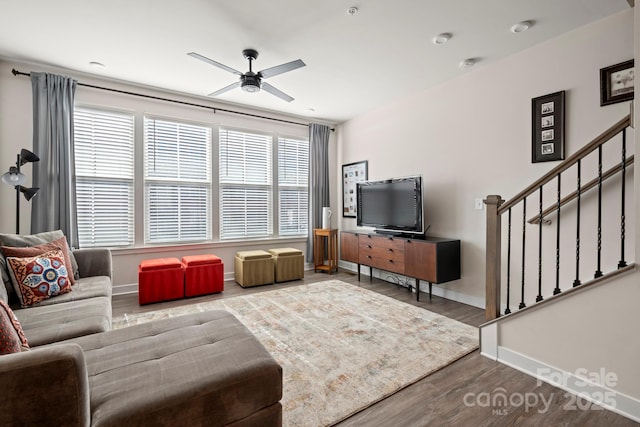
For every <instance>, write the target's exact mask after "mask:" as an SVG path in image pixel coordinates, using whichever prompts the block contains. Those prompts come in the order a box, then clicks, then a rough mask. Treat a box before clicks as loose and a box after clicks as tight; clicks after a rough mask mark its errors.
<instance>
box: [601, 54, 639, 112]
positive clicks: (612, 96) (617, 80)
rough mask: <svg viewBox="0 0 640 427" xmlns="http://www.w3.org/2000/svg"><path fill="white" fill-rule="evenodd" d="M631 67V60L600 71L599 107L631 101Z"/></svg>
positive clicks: (632, 83)
mask: <svg viewBox="0 0 640 427" xmlns="http://www.w3.org/2000/svg"><path fill="white" fill-rule="evenodd" d="M633 65H634V63H633V59H632V60H630V61H625V62H621V63H620V64H616V65H611V66H609V67H605V68H601V69H600V106H605V105H609V104H615V103H617V102H623V101H630V100H632V99H633V92H634V80H635V79H634V70H633Z"/></svg>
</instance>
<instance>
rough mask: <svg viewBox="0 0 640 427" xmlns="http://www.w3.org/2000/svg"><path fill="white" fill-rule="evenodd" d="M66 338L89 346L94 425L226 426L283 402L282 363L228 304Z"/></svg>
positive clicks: (87, 356)
mask: <svg viewBox="0 0 640 427" xmlns="http://www.w3.org/2000/svg"><path fill="white" fill-rule="evenodd" d="M68 342H74V343H77V344H79V345H80V346H81V347H82V349H83V350H84V356H85V360H86V363H87V372H88V374H89V383H90V388H91V414H92V416H91V423H92V425H93V426H95V427H101V426H121V425H126V426H148V425H186V424H188V425H189V426H210V425H226V424H230V423H233V422H235V421H238V420H242V419H245V418H247V417H249V416H250V415H251V414H254V413H256V412H259V411H261V410H263V409H264V408H268V407H270V406H273V405H276V409H279V405H278V403H277V402H279V401H280V399H281V397H282V369H281V367H280V365H278V363H277V362H276V361H275V360H274V359H273V358H272V357H271V355H270V354H269V353H268V352H267V350H266V349H265V348H264V346H263V345H262V344H261V343H260V342H259V341H258V340H257V339H256V338H255V337H254V336H253V334H251V332H250V331H249V330H248V329H247V328H246V327H245V326H244V325H243V324H242V323H240V321H238V320H237V319H236V318H235V317H233V315H231V314H230V313H228V312H226V311H210V312H204V313H195V314H192V315H188V316H180V317H174V318H169V319H163V320H159V321H154V322H150V323H145V324H141V325H135V326H131V327H128V328H123V329H118V330H114V331H111V332H108V333H103V334H95V335H90V336H86V337H82V338H77V339H74V340H71V341H68Z"/></svg>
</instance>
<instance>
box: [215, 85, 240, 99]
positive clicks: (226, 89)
mask: <svg viewBox="0 0 640 427" xmlns="http://www.w3.org/2000/svg"><path fill="white" fill-rule="evenodd" d="M239 86H240V82H235V83H231V84H230V85H229V86H225V87H223V88H222V89H219V90H217V91H215V92H211V93H210V94H209V95H207V96H218V95H221V94H223V93H225V92H229V91H230V90H231V89H235V88H237V87H239Z"/></svg>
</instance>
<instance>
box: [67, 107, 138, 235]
mask: <svg viewBox="0 0 640 427" xmlns="http://www.w3.org/2000/svg"><path fill="white" fill-rule="evenodd" d="M81 116H85V117H87V119H86V120H85V121H84V123H83V120H82V119H81ZM109 119H113V121H112V122H111V123H106V121H107V120H109ZM85 125H86V126H87V128H84V126H85ZM110 145H111V146H110ZM134 150H135V115H134V113H132V112H125V111H116V110H111V109H105V108H98V107H92V106H76V107H75V109H74V159H75V165H76V167H75V170H76V176H75V180H76V186H75V191H76V202H77V203H76V205H77V220H78V237H79V244H80V247H119V246H132V245H133V244H134V243H135V202H134V194H135V193H134V192H135V165H134V158H135V156H134ZM127 152H128V153H129V156H122V154H125V153H127ZM114 184H115V185H114Z"/></svg>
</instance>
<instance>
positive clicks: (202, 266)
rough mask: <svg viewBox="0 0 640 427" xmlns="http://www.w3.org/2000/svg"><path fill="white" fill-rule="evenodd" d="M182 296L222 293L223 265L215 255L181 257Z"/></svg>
mask: <svg viewBox="0 0 640 427" xmlns="http://www.w3.org/2000/svg"><path fill="white" fill-rule="evenodd" d="M182 266H183V268H184V272H185V273H184V294H185V296H188V297H193V296H196V295H206V294H213V293H216V292H222V291H224V278H223V276H224V263H223V262H222V260H221V259H220V258H218V257H217V256H215V255H210V254H207V255H190V256H185V257H182Z"/></svg>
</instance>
